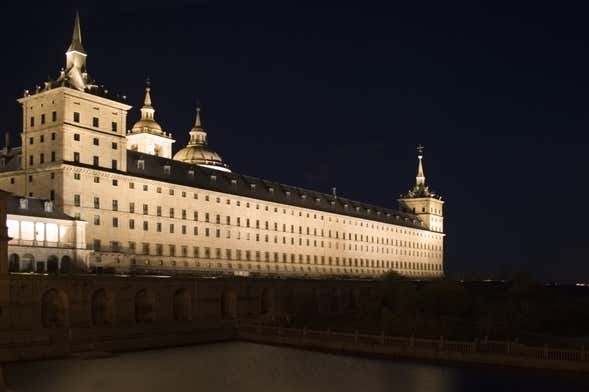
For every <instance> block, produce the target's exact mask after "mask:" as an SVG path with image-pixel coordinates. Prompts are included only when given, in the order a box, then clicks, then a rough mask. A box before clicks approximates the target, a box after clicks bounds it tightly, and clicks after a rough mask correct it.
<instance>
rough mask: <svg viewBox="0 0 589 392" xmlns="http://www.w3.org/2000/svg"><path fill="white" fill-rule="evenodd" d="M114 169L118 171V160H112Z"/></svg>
mask: <svg viewBox="0 0 589 392" xmlns="http://www.w3.org/2000/svg"><path fill="white" fill-rule="evenodd" d="M112 168H113V170H117V160H116V159H113V160H112Z"/></svg>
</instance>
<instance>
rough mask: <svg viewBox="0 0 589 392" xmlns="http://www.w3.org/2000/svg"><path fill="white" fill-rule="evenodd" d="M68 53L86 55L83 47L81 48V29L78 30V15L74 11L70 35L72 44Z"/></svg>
mask: <svg viewBox="0 0 589 392" xmlns="http://www.w3.org/2000/svg"><path fill="white" fill-rule="evenodd" d="M67 51H68V52H79V53H82V54H86V51H85V50H84V47H83V46H82V29H81V28H80V14H79V13H78V11H76V17H75V19H74V32H73V33H72V43H71V44H70V47H69V48H68V50H67Z"/></svg>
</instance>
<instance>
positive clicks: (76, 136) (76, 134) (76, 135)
mask: <svg viewBox="0 0 589 392" xmlns="http://www.w3.org/2000/svg"><path fill="white" fill-rule="evenodd" d="M74 140H75V141H76V142H79V141H80V134H79V133H74Z"/></svg>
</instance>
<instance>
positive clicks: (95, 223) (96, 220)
mask: <svg viewBox="0 0 589 392" xmlns="http://www.w3.org/2000/svg"><path fill="white" fill-rule="evenodd" d="M94 225H96V226H100V215H94Z"/></svg>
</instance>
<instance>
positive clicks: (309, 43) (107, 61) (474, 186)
mask: <svg viewBox="0 0 589 392" xmlns="http://www.w3.org/2000/svg"><path fill="white" fill-rule="evenodd" d="M6 3H7V2H3V3H2V5H0V34H1V37H2V41H1V42H2V51H1V53H3V55H2V61H0V72H1V74H2V75H3V77H2V84H1V88H0V131H1V132H4V131H10V132H11V133H12V134H13V135H14V136H16V135H17V134H18V133H19V132H20V129H21V113H20V108H19V106H18V104H17V103H16V101H15V100H16V98H17V97H19V96H21V94H22V91H23V89H25V88H34V85H35V84H36V83H41V82H43V81H44V80H45V79H46V78H47V77H48V76H51V77H55V76H56V75H57V73H58V71H59V69H60V67H62V66H63V64H64V61H65V56H64V52H65V49H66V48H67V46H68V45H69V42H70V37H71V30H72V23H73V16H74V12H75V8H78V9H79V10H80V15H81V20H82V32H83V40H84V41H83V42H84V46H85V48H86V51H87V52H88V70H89V73H90V74H91V75H92V76H93V77H94V78H95V79H97V80H99V81H100V82H101V83H103V84H104V85H105V86H106V87H108V88H110V89H111V90H114V91H120V92H121V93H124V94H127V95H128V97H129V103H130V104H132V105H133V106H134V108H133V110H132V111H131V113H130V116H129V122H128V126H131V125H132V123H133V122H134V121H135V120H136V119H137V117H138V110H137V109H138V106H140V103H141V99H142V93H143V88H144V80H145V78H146V77H147V76H149V77H150V78H151V80H152V85H153V95H152V97H153V101H154V106H155V108H156V110H157V112H156V118H157V119H158V121H159V122H160V124H161V125H162V126H163V127H164V129H166V130H168V131H171V132H173V134H174V135H175V137H176V139H177V142H176V149H179V148H181V147H182V146H184V145H185V144H186V141H187V138H188V131H189V129H190V128H191V125H192V123H193V119H194V106H195V102H196V101H197V99H198V100H200V101H201V102H202V105H203V120H204V123H205V126H206V128H207V129H208V131H209V142H210V143H211V145H212V146H213V147H215V148H216V149H217V151H218V152H219V153H221V155H222V156H223V158H224V159H225V160H226V161H227V162H228V163H229V164H230V165H231V167H232V168H233V170H235V171H237V172H241V173H244V174H249V175H255V176H258V177H263V178H268V179H272V180H278V181H281V182H285V183H288V184H292V185H298V186H303V187H308V188H311V189H316V190H321V191H325V192H329V191H330V189H331V187H332V186H336V187H337V189H338V193H339V194H340V195H343V196H346V197H350V198H355V199H359V200H362V201H367V202H372V203H376V204H379V205H383V206H387V207H393V206H395V205H396V197H397V196H398V195H399V193H401V192H404V191H406V190H407V189H409V187H410V186H411V185H412V184H413V183H414V181H415V171H416V163H417V162H416V156H415V146H416V145H417V144H419V143H422V144H423V145H425V147H426V150H425V158H424V163H425V173H426V177H427V181H428V183H429V185H430V187H431V188H433V189H434V190H435V191H437V192H439V193H441V194H442V195H443V196H444V199H445V200H446V209H445V226H446V232H447V239H446V265H447V270H448V271H449V272H450V273H451V274H454V275H461V274H465V273H466V274H470V273H483V274H486V275H493V274H494V275H497V274H504V273H508V272H510V271H514V270H517V269H520V268H523V269H528V270H530V271H532V272H535V273H538V276H540V277H542V278H544V279H547V280H585V281H589V258H588V254H589V241H588V238H587V232H588V228H587V227H588V225H589V208H588V207H585V203H586V200H585V199H586V198H587V196H586V195H588V194H589V185H588V184H587V174H586V170H587V168H588V167H589V151H587V147H588V144H589V137H588V136H587V135H588V134H587V128H588V126H589V118H588V115H587V114H588V113H589V111H588V108H587V104H588V102H589V98H588V97H587V92H589V80H588V77H587V70H588V69H589V57H588V55H587V53H588V43H589V29H588V27H587V22H586V15H587V10H586V9H583V8H573V7H569V6H566V5H563V4H564V3H563V2H550V3H547V4H546V5H543V4H542V3H541V2H533V3H528V4H526V3H521V2H520V3H519V4H518V5H515V4H514V3H515V2H510V3H509V5H505V6H503V5H500V4H499V3H498V2H488V3H482V2H476V1H469V2H463V3H460V4H457V3H454V5H448V4H446V3H447V2H443V1H414V2H411V1H405V2H400V4H389V5H388V6H384V5H382V4H381V5H375V4H371V3H370V2H365V1H356V2H353V3H352V2H350V3H349V4H350V5H344V4H342V3H340V4H338V3H331V4H329V5H328V4H327V3H326V4H325V5H318V4H309V5H300V4H299V5H296V4H295V3H294V2H283V1H277V2H272V3H259V2H247V1H241V2H234V3H232V2H223V1H200V2H189V1H172V0H170V1H158V2H153V3H151V2H149V1H137V0H133V1H125V2H123V4H117V3H116V2H106V1H103V2H100V3H96V4H93V3H81V2H77V3H76V2H71V1H69V2H62V1H51V2H43V3H40V4H34V3H30V2H20V3H22V5H19V4H16V5H15V4H13V2H10V3H11V5H9V6H7V5H6ZM383 3H384V2H383ZM387 3H389V2H387ZM390 3H392V2H390ZM98 4H100V5H98ZM13 140H16V139H15V138H14V137H13Z"/></svg>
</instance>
